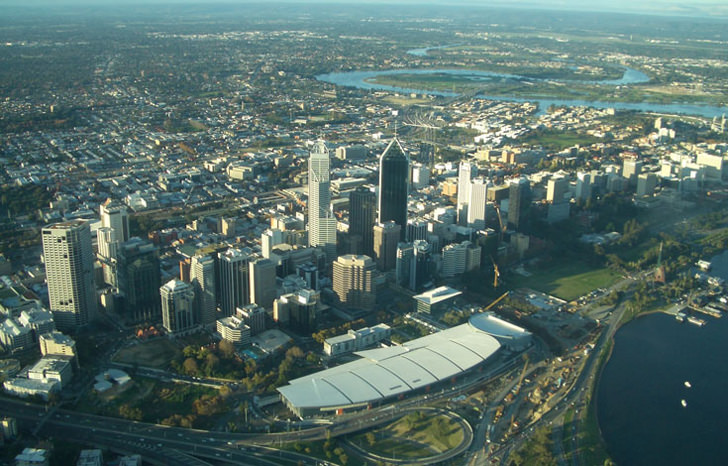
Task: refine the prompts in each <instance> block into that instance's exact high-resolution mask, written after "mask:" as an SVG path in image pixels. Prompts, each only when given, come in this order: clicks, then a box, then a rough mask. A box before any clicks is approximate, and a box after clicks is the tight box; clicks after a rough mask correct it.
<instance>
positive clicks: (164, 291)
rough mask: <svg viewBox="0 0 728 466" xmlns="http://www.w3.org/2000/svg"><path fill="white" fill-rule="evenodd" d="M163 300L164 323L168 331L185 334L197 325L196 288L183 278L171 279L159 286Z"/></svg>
mask: <svg viewBox="0 0 728 466" xmlns="http://www.w3.org/2000/svg"><path fill="white" fill-rule="evenodd" d="M159 295H160V297H161V301H162V325H163V326H164V329H165V330H166V331H167V333H170V334H173V335H174V334H183V333H187V332H189V331H190V330H193V329H195V328H196V326H197V321H196V320H195V290H194V288H192V285H190V284H189V283H185V282H183V281H181V280H170V281H169V282H167V283H165V284H164V285H162V287H161V288H159Z"/></svg>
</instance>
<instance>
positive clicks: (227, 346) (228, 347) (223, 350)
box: [217, 340, 235, 359]
mask: <svg viewBox="0 0 728 466" xmlns="http://www.w3.org/2000/svg"><path fill="white" fill-rule="evenodd" d="M217 349H218V350H219V351H220V354H221V355H222V356H223V357H224V358H226V359H229V358H231V357H233V355H235V346H234V345H233V344H232V343H231V342H230V341H228V340H220V343H218V344H217Z"/></svg>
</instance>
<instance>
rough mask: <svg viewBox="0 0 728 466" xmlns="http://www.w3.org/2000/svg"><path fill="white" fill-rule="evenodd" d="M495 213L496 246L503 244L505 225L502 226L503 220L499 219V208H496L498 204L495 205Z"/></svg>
mask: <svg viewBox="0 0 728 466" xmlns="http://www.w3.org/2000/svg"><path fill="white" fill-rule="evenodd" d="M495 213H497V214H498V226H499V229H498V244H500V243H502V242H503V235H504V234H505V232H506V225H504V224H503V218H502V217H501V211H500V207H498V203H497V202H496V203H495Z"/></svg>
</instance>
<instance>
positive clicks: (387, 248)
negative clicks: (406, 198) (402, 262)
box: [373, 220, 402, 270]
mask: <svg viewBox="0 0 728 466" xmlns="http://www.w3.org/2000/svg"><path fill="white" fill-rule="evenodd" d="M401 230H402V227H400V226H399V225H398V224H397V223H395V222H394V221H392V220H390V221H388V222H385V223H380V224H377V225H375V226H374V228H373V231H374V255H375V256H376V258H377V265H378V266H379V270H391V269H393V268H394V267H395V265H396V264H397V244H398V243H399V242H400V241H399V239H400V237H401V234H400V231H401Z"/></svg>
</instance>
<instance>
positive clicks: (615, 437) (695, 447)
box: [597, 253, 728, 465]
mask: <svg viewBox="0 0 728 466" xmlns="http://www.w3.org/2000/svg"><path fill="white" fill-rule="evenodd" d="M711 274H714V275H718V276H722V277H724V278H726V277H728V253H724V254H723V255H721V256H719V257H717V258H714V259H713V270H712V272H711ZM701 317H703V318H705V320H706V321H707V325H706V326H704V327H697V326H695V325H691V324H689V323H687V322H686V323H680V322H677V321H676V320H675V319H674V318H673V317H671V316H668V315H665V314H653V315H648V316H644V317H641V318H638V319H636V320H635V321H633V322H630V323H629V324H627V325H625V326H624V327H622V328H621V329H620V330H619V331H618V332H617V334H616V336H615V344H614V352H613V354H612V357H611V358H610V360H609V362H608V363H607V364H606V365H605V367H604V372H603V374H602V377H601V380H600V384H599V388H598V392H597V412H598V417H599V425H600V428H601V430H602V434H603V436H604V440H605V442H606V443H607V446H608V450H609V452H610V454H611V455H612V458H613V459H614V460H615V461H616V463H617V464H619V465H633V464H634V465H653V464H655V465H657V464H659V465H722V464H728V449H726V448H724V445H723V439H724V438H725V436H726V432H728V393H727V392H726V389H728V364H726V355H727V354H728V317H723V318H720V319H715V318H712V317H708V316H701ZM685 381H689V382H690V384H691V385H692V388H688V387H686V386H685ZM683 399H684V400H685V401H686V402H687V407H682V405H681V403H680V400H683Z"/></svg>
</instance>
